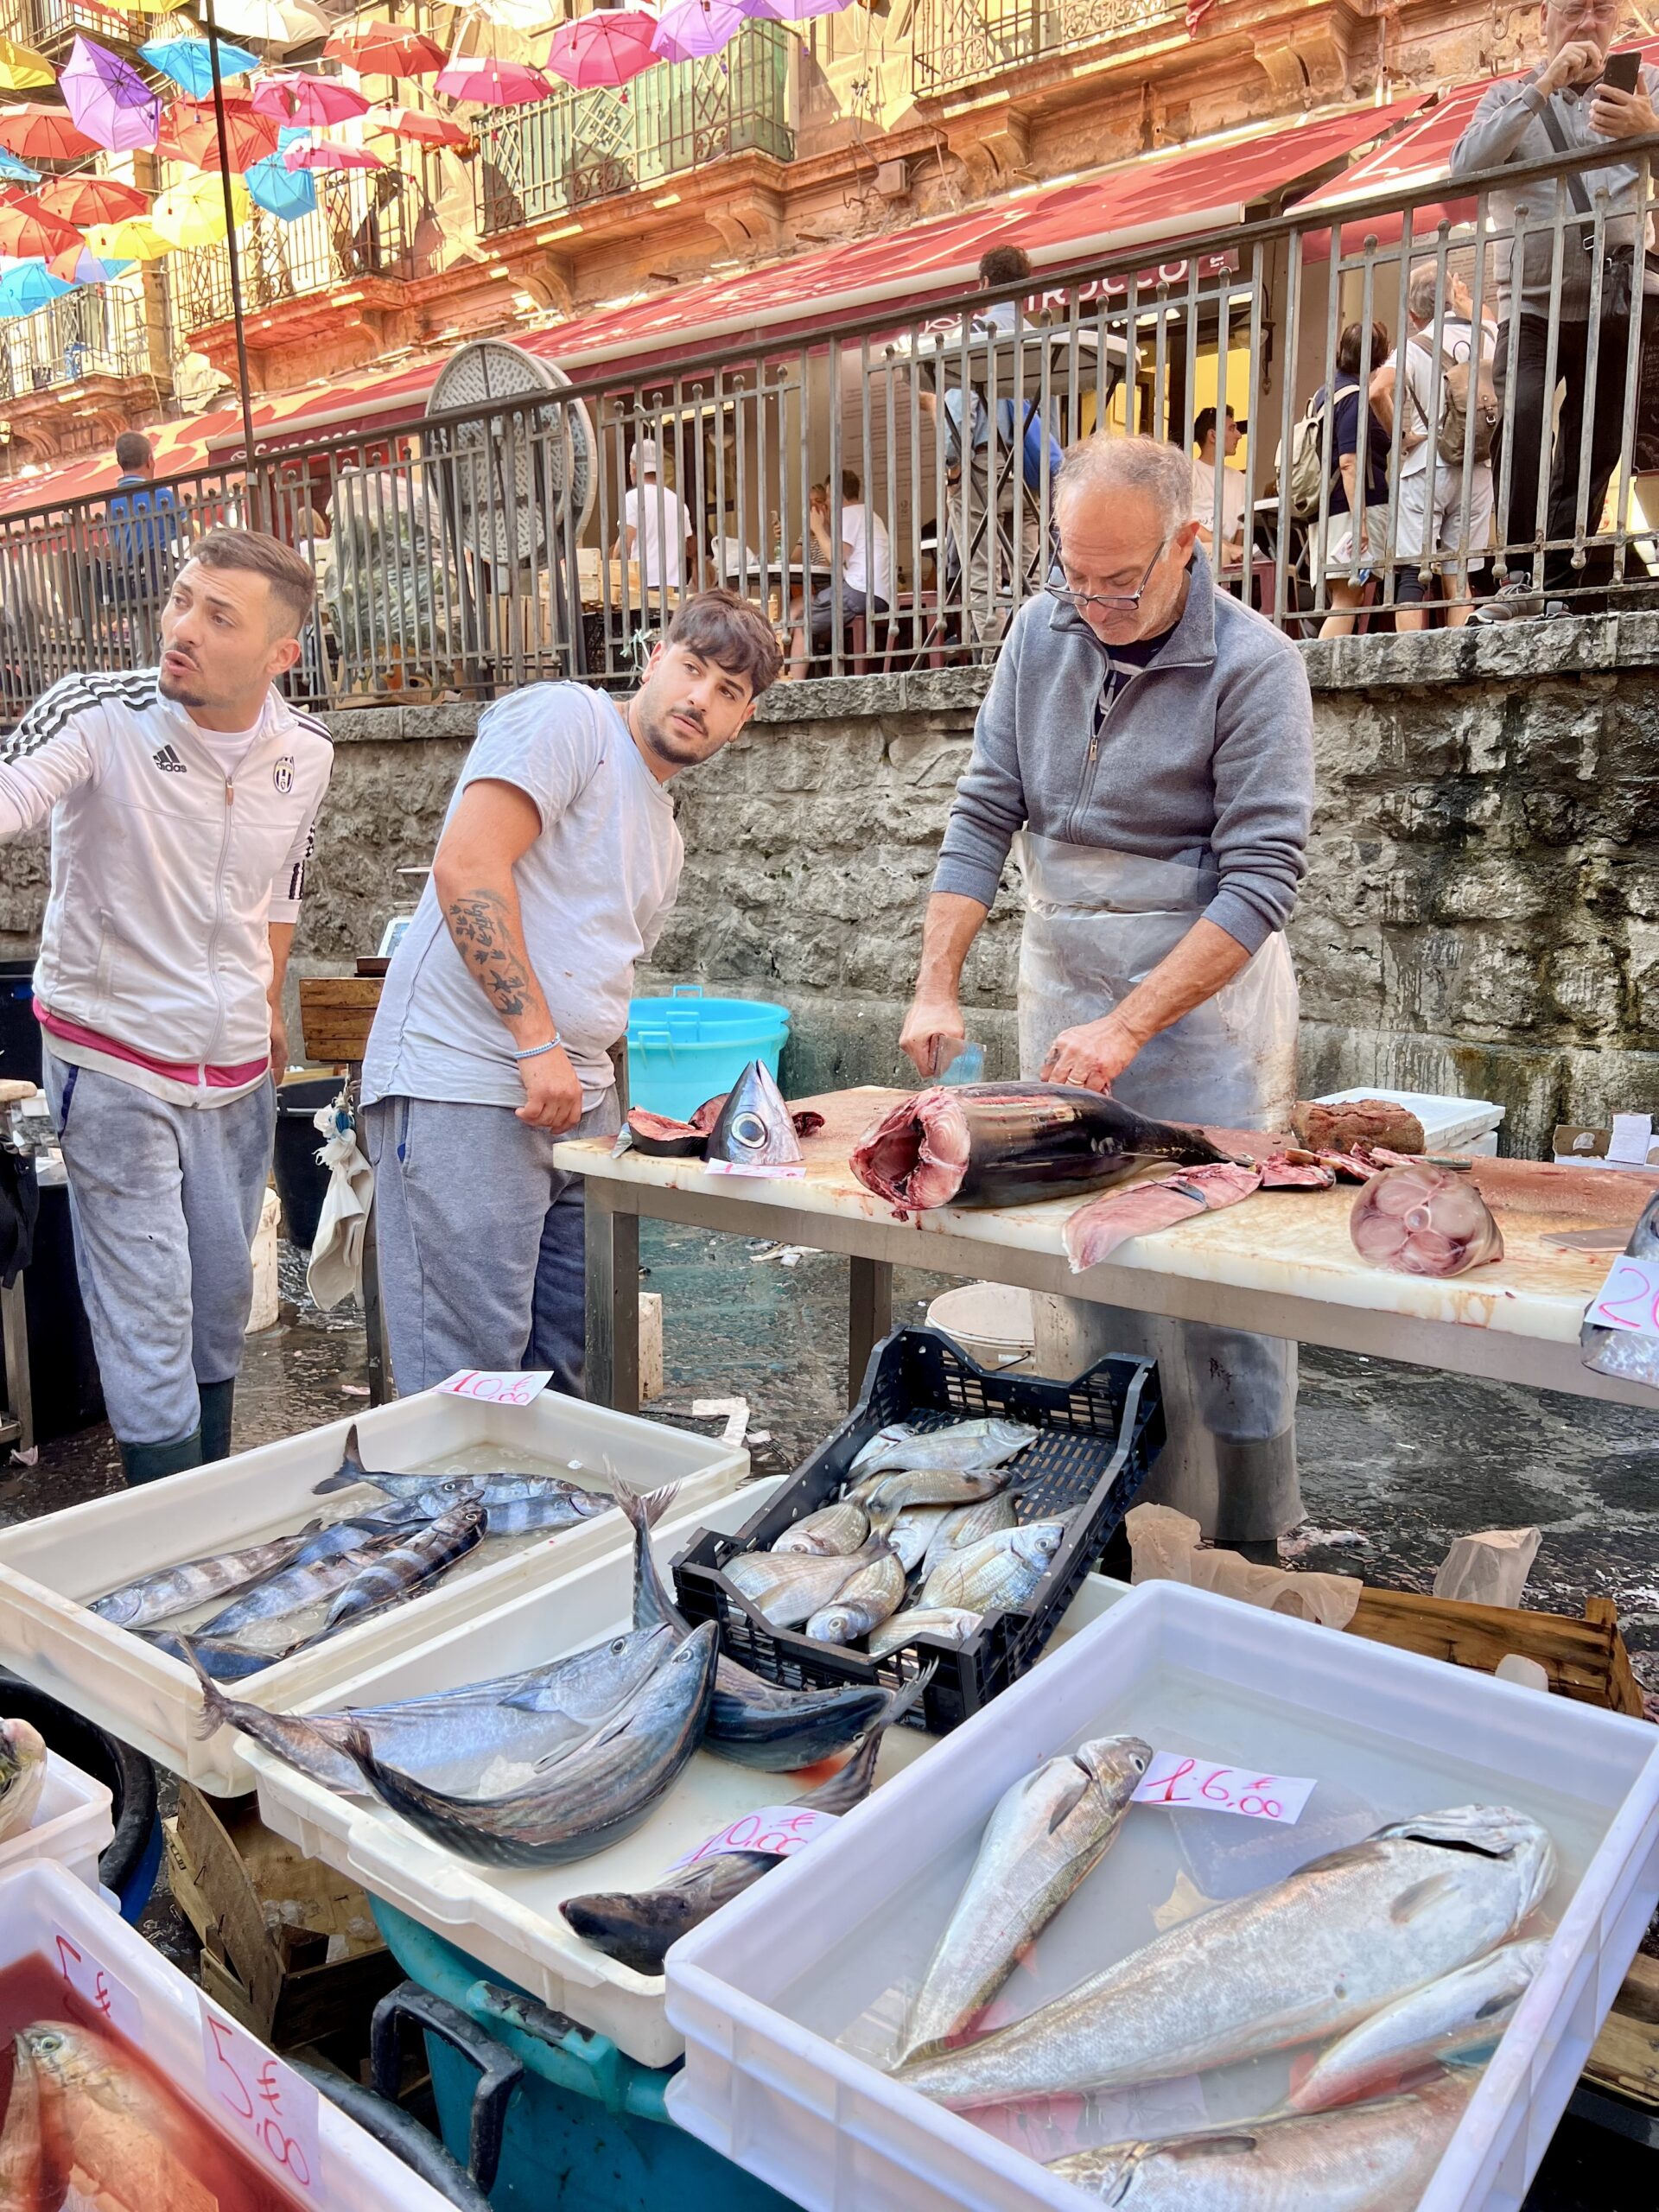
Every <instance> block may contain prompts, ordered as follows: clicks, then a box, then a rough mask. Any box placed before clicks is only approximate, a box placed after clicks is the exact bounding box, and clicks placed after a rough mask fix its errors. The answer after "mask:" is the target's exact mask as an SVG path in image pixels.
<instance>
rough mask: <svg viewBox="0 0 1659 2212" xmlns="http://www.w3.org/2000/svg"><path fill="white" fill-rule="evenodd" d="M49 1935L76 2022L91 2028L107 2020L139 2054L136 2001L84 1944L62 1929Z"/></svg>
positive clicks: (139, 2016)
mask: <svg viewBox="0 0 1659 2212" xmlns="http://www.w3.org/2000/svg"><path fill="white" fill-rule="evenodd" d="M52 1933H53V1949H54V1952H55V1953H56V1955H57V1962H58V1972H59V1973H60V1974H61V1975H62V1977H63V1986H64V1987H65V1989H66V1990H67V1991H68V1992H69V1993H70V1995H71V1997H72V1998H73V1999H74V2000H75V2001H74V2002H73V2004H72V2005H70V2006H69V2007H68V2008H67V2009H68V2010H69V2011H70V2012H72V2013H73V2015H74V2017H75V2018H77V2019H90V2020H91V2021H92V2024H94V2025H96V2024H97V2023H98V2022H99V2021H100V2020H107V2021H108V2022H109V2024H110V2025H111V2027H112V2028H113V2029H114V2030H115V2031H116V2033H117V2034H118V2035H119V2036H124V2037H126V2039H127V2041H128V2042H129V2043H130V2044H137V2046H138V2048H139V2049H140V2050H143V2044H144V2016H143V2012H141V2011H140V2010H139V2008H138V1999H137V1998H136V1997H135V1996H134V1995H133V1993H132V1992H131V1991H130V1989H129V1988H128V1987H127V1986H126V1985H125V1983H124V1982H120V1981H118V1980H116V1978H115V1976H114V1975H113V1974H111V1973H110V1971H109V1970H108V1968H107V1967H104V1966H102V1965H101V1964H100V1963H99V1961H98V1960H97V1959H96V1958H95V1957H94V1956H93V1955H92V1952H91V1951H89V1950H88V1949H87V1948H86V1945H85V1944H84V1943H79V1942H76V1941H75V1940H74V1938H73V1936H66V1935H65V1934H64V1932H63V1930H62V1929H61V1928H54V1929H53V1931H52Z"/></svg>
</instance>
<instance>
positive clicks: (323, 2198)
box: [0, 1862, 446, 2212]
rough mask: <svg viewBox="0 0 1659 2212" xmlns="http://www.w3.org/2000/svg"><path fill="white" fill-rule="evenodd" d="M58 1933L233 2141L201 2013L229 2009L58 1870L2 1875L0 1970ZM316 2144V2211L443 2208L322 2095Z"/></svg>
mask: <svg viewBox="0 0 1659 2212" xmlns="http://www.w3.org/2000/svg"><path fill="white" fill-rule="evenodd" d="M60 1934H61V1935H63V1936H67V1938H68V1939H69V1942H71V1943H72V1944H73V1946H74V1947H75V1948H76V1949H78V1950H79V1952H80V1953H81V1955H82V1956H83V1957H84V1958H85V1959H87V1960H90V1961H94V1962H95V1964H96V1966H98V1967H102V1968H103V1969H104V1971H105V1974H107V1975H108V1976H110V1977H111V1979H112V1980H116V1981H118V1982H119V1983H120V1984H121V1986H122V1987H123V1988H124V1990H125V1991H126V1992H127V1993H128V1994H129V1995H130V1997H131V1998H132V1999H134V2000H135V2001H136V2003H137V2007H138V2010H139V2012H140V2014H141V2015H142V2023H143V2036H142V2038H138V2037H131V2038H130V2040H135V2041H138V2040H141V2041H142V2048H143V2054H144V2056H145V2057H146V2058H147V2059H148V2060H149V2063H151V2065H153V2066H154V2067H155V2068H156V2070H157V2071H158V2072H159V2073H160V2074H162V2075H163V2076H164V2077H165V2078H166V2081H167V2084H168V2088H170V2089H171V2090H172V2092H173V2094H175V2096H176V2097H178V2098H180V2099H181V2101H183V2102H184V2103H185V2104H187V2105H189V2106H191V2107H193V2108H194V2110H195V2111H197V2112H199V2113H201V2115H202V2116H203V2118H204V2119H205V2120H206V2121H207V2124H208V2125H209V2126H211V2127H212V2128H213V2131H214V2132H215V2133H218V2134H221V2135H225V2136H226V2137H228V2139H230V2140H231V2141H232V2142H233V2143H234V2142H236V2141H237V2137H236V2134H235V2132H234V2130H233V2129H232V2128H229V2127H227V2126H225V2125H224V2124H223V2121H222V2115H221V2114H220V2113H219V2112H218V2111H217V2110H216V2109H215V2106H214V2101H213V2094H212V2092H211V2091H210V2090H209V2088H208V2086H207V2068H206V2063H205V2060H204V2056H203V2050H202V2026H201V2020H202V2015H203V2014H204V2013H207V2014H210V2015H211V2016H212V2017H213V2018H218V2019H221V2020H223V2019H228V2018H229V2015H228V2014H227V2013H225V2012H220V2011H219V2007H218V2006H217V2005H214V2004H213V2003H212V2002H211V2001H210V2000H209V1999H207V1998H205V1997H204V1996H203V1995H202V1993H201V1992H200V1990H199V1989H198V1988H196V1986H194V1983H192V1982H189V1981H187V1980H185V1978H184V1976H183V1975H182V1974H181V1973H180V1972H179V1970H178V1968H177V1967H175V1966H173V1965H172V1964H171V1963H170V1962H169V1961H168V1960H167V1959H165V1958H164V1957H163V1956H162V1954H161V1953H160V1952H159V1951H157V1950H156V1949H154V1948H152V1947H151V1946H150V1945H149V1943H147V1942H145V1941H144V1939H143V1936H140V1935H139V1934H138V1933H137V1930H136V1929H131V1928H129V1927H128V1926H127V1925H126V1923H125V1922H124V1920H123V1919H122V1918H121V1916H120V1915H119V1913H118V1912H113V1911H111V1909H110V1907H109V1906H108V1905H106V1904H104V1903H103V1902H102V1901H101V1899H99V1897H96V1896H95V1895H93V1894H92V1892H91V1891H88V1890H86V1889H85V1888H83V1887H82V1885H80V1884H79V1882H77V1881H75V1880H74V1879H73V1878H72V1877H71V1876H69V1875H68V1874H67V1873H66V1872H64V1870H63V1868H62V1867H60V1866H52V1865H49V1864H45V1863H40V1862H37V1863H36V1864H35V1865H34V1866H20V1867H18V1868H17V1869H16V1872H13V1873H10V1874H7V1875H5V1876H3V1877H0V1971H3V1969H4V1968H6V1967H13V1966H16V1965H17V1964H19V1963H20V1961H22V1960H24V1959H29V1958H33V1957H36V1956H39V1957H41V1958H43V1959H45V1960H46V1961H48V1964H55V1963H56V1961H57V1960H58V1958H59V1955H60V1954H59V1951H58V1947H57V1938H58V1936H60ZM64 2010H65V2012H67V2014H68V2015H69V2017H70V2018H76V2019H81V2020H85V2019H86V2018H87V2017H88V2015H87V2009H86V2006H85V2005H81V2004H78V2002H77V1999H75V1998H74V1996H73V1994H72V1995H69V1996H67V1998H66V2000H65V2005H64ZM19 2024H20V2025H21V2024H22V2023H19ZM317 2145H318V2148H319V2150H320V2151H321V2154H322V2157H321V2173H320V2174H319V2175H318V2177H317V2182H316V2185H315V2187H313V2188H311V2189H308V2190H307V2191H306V2194H305V2197H304V2200H303V2201H304V2202H306V2203H307V2204H309V2205H313V2206H315V2208H316V2212H442V2208H443V2206H444V2204H445V2202H446V2200H445V2199H444V2198H443V2197H442V2196H439V2195H438V2194H437V2192H436V2190H434V2189H432V2188H430V2187H429V2185H428V2184H427V2183H425V2182H423V2181H422V2180H421V2179H419V2177H417V2176H416V2175H415V2174H414V2173H412V2172H411V2171H410V2169H409V2168H408V2167H407V2166H406V2165H404V2164H403V2162H402V2161H401V2160H400V2159H397V2158H393V2157H392V2155H391V2152H390V2151H383V2150H382V2149H381V2147H380V2145H378V2143H377V2142H375V2141H374V2140H373V2139H372V2137H371V2136H368V2135H365V2133H364V2132H363V2130H362V2129H361V2128H360V2127H359V2126H357V2124H356V2122H355V2121H354V2120H347V2119H346V2115H345V2114H344V2113H342V2112H340V2110H339V2109H338V2107H335V2106H334V2105H332V2104H330V2103H329V2102H328V2101H327V2098H321V2099H320V2100H319V2101H318V2106H317ZM238 2147H245V2146H238ZM254 2163H255V2164H256V2166H257V2163H258V2162H257V2159H256V2160H255V2161H254ZM284 2201H286V2198H285V2199H284Z"/></svg>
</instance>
